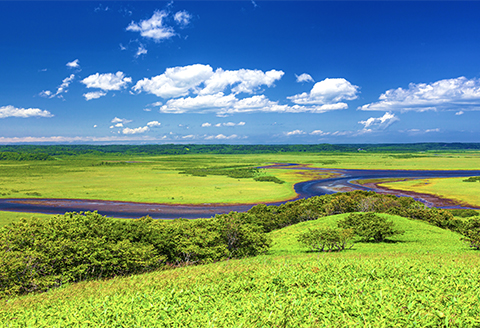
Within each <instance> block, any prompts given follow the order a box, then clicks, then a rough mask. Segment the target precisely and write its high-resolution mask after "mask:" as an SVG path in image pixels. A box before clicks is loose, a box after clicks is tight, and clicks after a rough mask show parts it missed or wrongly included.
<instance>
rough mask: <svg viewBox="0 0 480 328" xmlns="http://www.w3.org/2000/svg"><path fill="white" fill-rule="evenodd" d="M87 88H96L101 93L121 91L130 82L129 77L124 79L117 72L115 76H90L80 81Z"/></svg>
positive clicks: (107, 74) (120, 73) (121, 74)
mask: <svg viewBox="0 0 480 328" xmlns="http://www.w3.org/2000/svg"><path fill="white" fill-rule="evenodd" d="M81 82H82V83H83V84H85V85H86V87H87V88H97V89H102V90H103V91H111V90H121V89H123V88H125V87H126V85H127V84H128V83H131V82H132V78H131V77H125V75H124V74H123V72H120V71H118V72H117V73H116V74H113V73H106V74H100V73H96V74H92V75H90V76H89V77H86V78H84V79H83V80H82V81H81Z"/></svg>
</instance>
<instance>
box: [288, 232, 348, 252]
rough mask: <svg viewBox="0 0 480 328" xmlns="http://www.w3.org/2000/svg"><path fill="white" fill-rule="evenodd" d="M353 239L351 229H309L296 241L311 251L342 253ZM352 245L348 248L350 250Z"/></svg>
mask: <svg viewBox="0 0 480 328" xmlns="http://www.w3.org/2000/svg"><path fill="white" fill-rule="evenodd" d="M352 237H353V231H352V230H351V229H344V230H340V229H332V228H323V229H322V228H319V229H313V230H312V229H309V230H308V231H307V232H305V233H303V234H301V235H300V236H299V237H298V241H299V242H300V243H302V244H303V245H305V246H306V247H309V248H310V249H311V250H312V251H319V252H324V251H327V252H331V251H343V250H345V249H346V247H347V244H348V242H349V241H350V239H351V238H352ZM352 246H353V244H352V245H351V246H350V247H349V248H351V247H352Z"/></svg>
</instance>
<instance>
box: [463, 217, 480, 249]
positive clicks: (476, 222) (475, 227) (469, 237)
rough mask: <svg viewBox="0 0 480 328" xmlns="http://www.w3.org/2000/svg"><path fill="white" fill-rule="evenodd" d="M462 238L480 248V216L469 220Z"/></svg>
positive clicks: (464, 226) (465, 224) (464, 227)
mask: <svg viewBox="0 0 480 328" xmlns="http://www.w3.org/2000/svg"><path fill="white" fill-rule="evenodd" d="M461 233H462V235H463V236H464V237H463V238H462V240H464V241H466V242H467V243H469V244H470V247H472V248H475V249H477V250H478V249H480V218H479V217H477V216H475V217H472V218H471V219H469V220H467V221H466V222H465V223H464V225H463V229H462V231H461Z"/></svg>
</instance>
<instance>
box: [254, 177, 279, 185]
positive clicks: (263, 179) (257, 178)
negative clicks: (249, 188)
mask: <svg viewBox="0 0 480 328" xmlns="http://www.w3.org/2000/svg"><path fill="white" fill-rule="evenodd" d="M253 180H255V181H266V182H274V183H278V184H282V183H285V181H283V180H280V179H279V178H277V177H272V176H263V177H256V178H253Z"/></svg>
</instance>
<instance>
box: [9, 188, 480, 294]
mask: <svg viewBox="0 0 480 328" xmlns="http://www.w3.org/2000/svg"><path fill="white" fill-rule="evenodd" d="M353 212H384V213H389V214H396V215H400V216H404V217H408V218H412V219H417V220H424V221H427V222H429V223H431V224H434V225H436V226H439V227H441V228H445V229H450V230H454V231H458V232H460V233H462V234H464V236H465V237H464V239H465V240H466V241H468V242H469V243H470V244H471V245H473V246H472V247H474V248H480V228H478V227H480V219H478V218H471V219H470V220H469V221H466V222H463V221H462V220H461V219H455V218H454V216H453V215H452V213H451V212H450V211H447V210H441V209H436V208H431V209H429V208H427V207H426V206H425V205H424V204H422V203H420V202H417V201H415V200H413V199H412V198H408V197H395V196H391V195H380V194H376V193H373V192H366V191H355V192H347V193H337V194H333V195H324V196H317V197H312V198H309V199H301V200H297V201H293V202H288V203H285V204H282V205H279V206H274V205H270V206H266V205H263V204H260V205H257V206H254V207H253V208H252V209H250V210H249V211H248V212H245V213H236V212H231V213H229V214H222V215H217V216H215V217H214V218H211V219H198V220H185V219H177V220H172V221H166V220H165V221H164V220H153V219H151V218H149V217H144V218H141V219H138V220H114V219H110V218H106V217H104V216H101V215H99V214H98V213H96V212H93V213H92V212H86V213H66V214H65V215H59V216H55V217H52V218H48V219H23V220H21V221H19V222H16V223H12V224H10V225H7V226H5V227H3V228H1V229H0V296H2V295H12V294H26V293H29V292H35V291H44V290H47V289H49V288H52V287H55V286H60V285H62V284H65V283H69V282H75V281H80V280H85V279H97V278H107V277H113V276H118V275H128V274H133V273H138V272H146V271H150V270H155V269H161V268H163V267H165V266H177V265H185V264H195V263H198V264H199V263H208V262H212V261H219V260H223V259H227V258H239V257H246V256H254V255H257V254H260V253H262V252H265V251H266V250H268V248H269V246H270V244H271V240H270V239H269V237H268V235H267V234H266V233H268V232H270V231H273V230H276V229H280V228H283V227H286V226H289V225H292V224H296V223H299V222H303V221H309V220H316V219H318V218H319V217H323V216H327V215H333V214H341V213H353ZM372 215H373V214H371V213H367V214H362V215H359V214H353V215H351V216H349V217H347V218H346V219H345V220H344V223H341V225H340V228H347V229H350V230H351V231H352V232H354V233H356V234H358V235H360V236H361V237H362V238H363V239H365V240H368V239H373V240H375V241H381V240H384V239H385V238H387V237H389V236H391V235H392V234H395V233H400V232H399V231H398V230H396V229H395V228H394V227H393V226H392V225H391V224H390V223H389V222H388V221H387V222H382V220H381V219H378V218H376V217H375V216H372ZM475 220H476V221H475ZM360 226H363V227H364V229H363V230H362V231H363V232H360V230H358V229H359V227H360ZM374 231H376V232H374ZM378 231H380V232H378ZM315 234H316V236H317V237H315V238H316V239H319V238H320V240H323V242H322V243H317V244H315V243H312V241H311V240H310V239H308V238H310V237H308V238H307V237H305V238H304V240H305V242H306V244H308V247H311V248H312V249H319V250H342V249H345V247H346V245H347V244H348V242H349V240H350V237H351V234H350V232H348V231H342V230H320V231H317V232H314V235H315ZM318 236H320V237H318ZM315 238H314V239H315ZM308 240H310V241H308Z"/></svg>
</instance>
